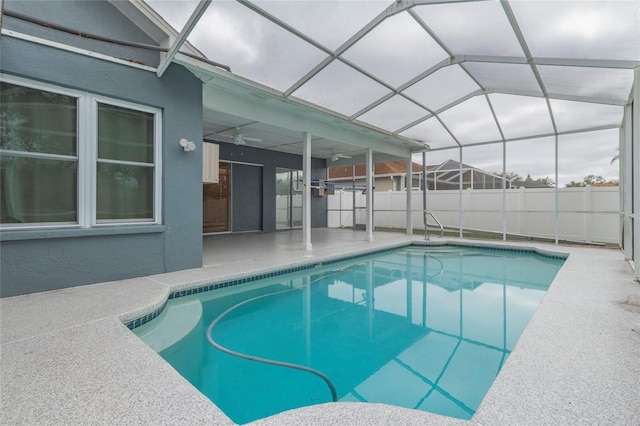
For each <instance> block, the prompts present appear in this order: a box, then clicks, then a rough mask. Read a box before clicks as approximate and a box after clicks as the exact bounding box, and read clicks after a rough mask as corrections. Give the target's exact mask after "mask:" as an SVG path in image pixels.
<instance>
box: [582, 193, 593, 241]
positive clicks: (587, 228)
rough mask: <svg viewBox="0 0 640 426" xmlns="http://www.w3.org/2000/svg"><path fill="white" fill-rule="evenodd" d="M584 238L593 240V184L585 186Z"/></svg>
mask: <svg viewBox="0 0 640 426" xmlns="http://www.w3.org/2000/svg"><path fill="white" fill-rule="evenodd" d="M584 211H585V216H584V239H585V241H586V242H588V243H590V242H591V237H592V234H593V231H592V229H591V216H592V214H591V213H592V202H591V185H587V186H586V187H585V188H584Z"/></svg>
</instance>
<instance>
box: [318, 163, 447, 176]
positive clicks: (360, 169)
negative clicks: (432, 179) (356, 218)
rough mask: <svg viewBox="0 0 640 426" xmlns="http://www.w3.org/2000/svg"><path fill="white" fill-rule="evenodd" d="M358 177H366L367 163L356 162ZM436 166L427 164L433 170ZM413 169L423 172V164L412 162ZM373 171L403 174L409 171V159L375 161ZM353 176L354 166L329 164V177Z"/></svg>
mask: <svg viewBox="0 0 640 426" xmlns="http://www.w3.org/2000/svg"><path fill="white" fill-rule="evenodd" d="M355 166H356V172H355V175H356V177H364V176H365V175H366V173H365V165H364V164H356V165H355ZM435 167H436V166H427V169H429V170H431V169H433V168H435ZM411 170H412V172H413V173H420V172H422V164H418V163H412V164H411ZM373 171H374V175H375V176H388V175H403V174H405V173H407V161H406V160H393V161H382V162H377V163H374V165H373ZM351 177H353V166H352V165H347V166H329V179H341V178H351Z"/></svg>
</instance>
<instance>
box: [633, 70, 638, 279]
mask: <svg viewBox="0 0 640 426" xmlns="http://www.w3.org/2000/svg"><path fill="white" fill-rule="evenodd" d="M632 121H633V123H634V125H633V136H632V139H631V143H632V144H633V160H632V163H631V167H632V172H631V174H632V176H633V179H634V180H635V182H636V184H635V185H633V214H634V217H633V219H632V220H633V230H634V231H633V264H634V266H635V274H634V278H635V280H636V281H640V220H639V218H640V185H638V184H637V182H638V181H639V180H640V179H639V178H640V125H638V123H640V67H636V69H635V78H634V82H633V112H632Z"/></svg>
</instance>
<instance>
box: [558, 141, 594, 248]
mask: <svg viewBox="0 0 640 426" xmlns="http://www.w3.org/2000/svg"><path fill="white" fill-rule="evenodd" d="M554 159H555V160H554V161H555V166H554V167H555V182H556V188H555V190H554V204H553V235H554V236H555V237H554V238H555V243H556V244H558V233H559V224H560V220H559V212H558V211H559V209H560V201H559V198H558V133H556V142H555V154H554ZM589 197H591V194H589ZM587 217H589V218H590V217H591V215H590V213H587ZM587 241H588V240H587Z"/></svg>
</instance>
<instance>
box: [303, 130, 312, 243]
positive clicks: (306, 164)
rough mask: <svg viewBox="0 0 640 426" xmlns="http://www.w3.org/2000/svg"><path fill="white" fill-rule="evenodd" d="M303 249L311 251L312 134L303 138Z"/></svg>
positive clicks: (305, 134)
mask: <svg viewBox="0 0 640 426" xmlns="http://www.w3.org/2000/svg"><path fill="white" fill-rule="evenodd" d="M302 179H303V180H304V185H302V248H303V250H311V134H310V133H309V132H304V133H303V137H302Z"/></svg>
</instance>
